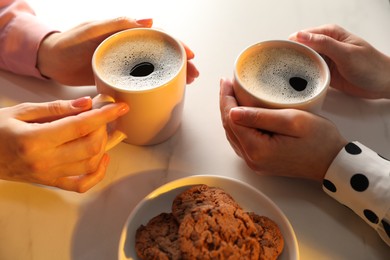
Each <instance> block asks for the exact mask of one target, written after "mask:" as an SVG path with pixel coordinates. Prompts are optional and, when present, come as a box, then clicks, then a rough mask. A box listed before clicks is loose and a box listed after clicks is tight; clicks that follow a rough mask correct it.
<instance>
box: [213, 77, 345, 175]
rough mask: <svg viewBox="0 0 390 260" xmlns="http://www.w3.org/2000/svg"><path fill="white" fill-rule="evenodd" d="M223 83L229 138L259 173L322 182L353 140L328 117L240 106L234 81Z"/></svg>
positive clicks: (222, 99)
mask: <svg viewBox="0 0 390 260" xmlns="http://www.w3.org/2000/svg"><path fill="white" fill-rule="evenodd" d="M220 87H221V92H220V110H221V117H222V122H223V126H224V128H225V132H226V136H227V139H228V140H229V142H230V144H231V146H232V147H233V148H234V150H235V151H236V153H237V154H238V155H239V156H240V157H242V158H243V159H244V160H245V162H246V163H247V164H248V166H249V167H250V168H252V169H253V170H255V171H256V172H259V173H261V174H268V175H279V176H289V177H297V178H305V179H314V180H317V181H322V179H323V177H324V175H325V173H326V171H327V169H328V167H329V166H330V164H331V163H332V161H333V159H334V158H335V157H336V155H337V154H338V152H339V151H340V150H341V148H342V147H343V146H344V145H345V144H347V141H346V140H345V139H344V138H343V137H342V136H341V135H340V134H339V132H338V130H337V128H336V127H335V126H334V125H333V124H332V123H331V122H330V121H328V120H326V119H324V118H322V117H319V116H316V115H314V114H311V113H308V112H304V111H300V110H295V109H264V108H253V107H238V106H237V101H236V99H235V96H234V92H233V86H232V82H231V81H229V80H221V86H220Z"/></svg>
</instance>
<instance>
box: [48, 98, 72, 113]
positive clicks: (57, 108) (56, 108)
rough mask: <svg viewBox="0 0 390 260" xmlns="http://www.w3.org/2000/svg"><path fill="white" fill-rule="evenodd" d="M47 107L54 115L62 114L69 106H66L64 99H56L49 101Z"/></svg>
mask: <svg viewBox="0 0 390 260" xmlns="http://www.w3.org/2000/svg"><path fill="white" fill-rule="evenodd" d="M47 109H48V110H49V113H50V114H52V115H62V114H63V113H64V112H66V110H67V106H65V104H64V102H62V101H54V102H51V103H48V106H47Z"/></svg>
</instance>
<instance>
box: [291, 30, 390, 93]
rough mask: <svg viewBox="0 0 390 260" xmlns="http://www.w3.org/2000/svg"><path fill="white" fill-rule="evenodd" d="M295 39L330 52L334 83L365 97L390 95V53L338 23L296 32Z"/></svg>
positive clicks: (348, 91) (323, 51)
mask: <svg viewBox="0 0 390 260" xmlns="http://www.w3.org/2000/svg"><path fill="white" fill-rule="evenodd" d="M290 39H291V40H294V41H297V42H300V43H302V44H305V45H307V46H309V47H311V48H313V49H314V50H316V51H317V52H319V53H320V54H322V55H324V56H326V59H327V61H328V65H329V68H330V71H331V78H332V79H331V86H332V87H334V88H337V89H339V90H341V91H343V92H345V93H347V94H350V95H353V96H357V97H362V98H370V99H377V98H390V76H389V72H390V57H388V56H386V55H384V54H383V53H381V52H379V51H378V50H377V49H375V48H374V47H372V46H371V45H370V44H369V43H367V42H366V41H364V40H363V39H361V38H359V37H357V36H355V35H353V34H351V33H350V32H348V31H346V30H345V29H343V28H341V27H340V26H337V25H323V26H320V27H317V28H311V29H306V30H302V31H299V32H296V33H294V34H292V35H291V36H290Z"/></svg>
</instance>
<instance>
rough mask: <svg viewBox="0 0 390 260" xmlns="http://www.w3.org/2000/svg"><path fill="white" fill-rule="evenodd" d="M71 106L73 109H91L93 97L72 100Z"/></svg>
mask: <svg viewBox="0 0 390 260" xmlns="http://www.w3.org/2000/svg"><path fill="white" fill-rule="evenodd" d="M71 104H72V106H73V107H77V108H85V107H90V106H91V104H92V99H91V97H81V98H78V99H75V100H72V102H71Z"/></svg>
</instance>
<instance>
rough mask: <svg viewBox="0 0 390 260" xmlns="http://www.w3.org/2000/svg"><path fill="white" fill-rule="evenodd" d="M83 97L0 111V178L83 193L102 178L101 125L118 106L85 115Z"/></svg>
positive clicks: (124, 109) (88, 103) (103, 131)
mask: <svg viewBox="0 0 390 260" xmlns="http://www.w3.org/2000/svg"><path fill="white" fill-rule="evenodd" d="M91 106H92V101H91V99H90V98H89V97H85V98H80V99H76V100H73V101H54V102H47V103H23V104H20V105H16V106H13V107H8V108H2V109H0V142H1V144H2V145H1V146H0V178H1V179H4V180H11V181H19V182H29V183H38V184H43V185H48V186H54V187H58V188H61V189H64V190H70V191H76V192H85V191H87V190H89V189H90V188H91V187H93V186H94V185H95V184H97V183H98V182H99V181H100V180H102V179H103V177H104V175H105V171H106V168H107V165H108V162H109V157H108V155H107V154H106V153H105V145H106V142H107V132H106V124H107V123H108V122H110V121H113V120H115V119H116V118H118V117H119V116H121V115H123V114H125V113H127V111H128V106H127V105H126V104H123V103H117V104H110V105H106V106H104V107H102V108H101V109H93V110H90V109H91Z"/></svg>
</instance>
